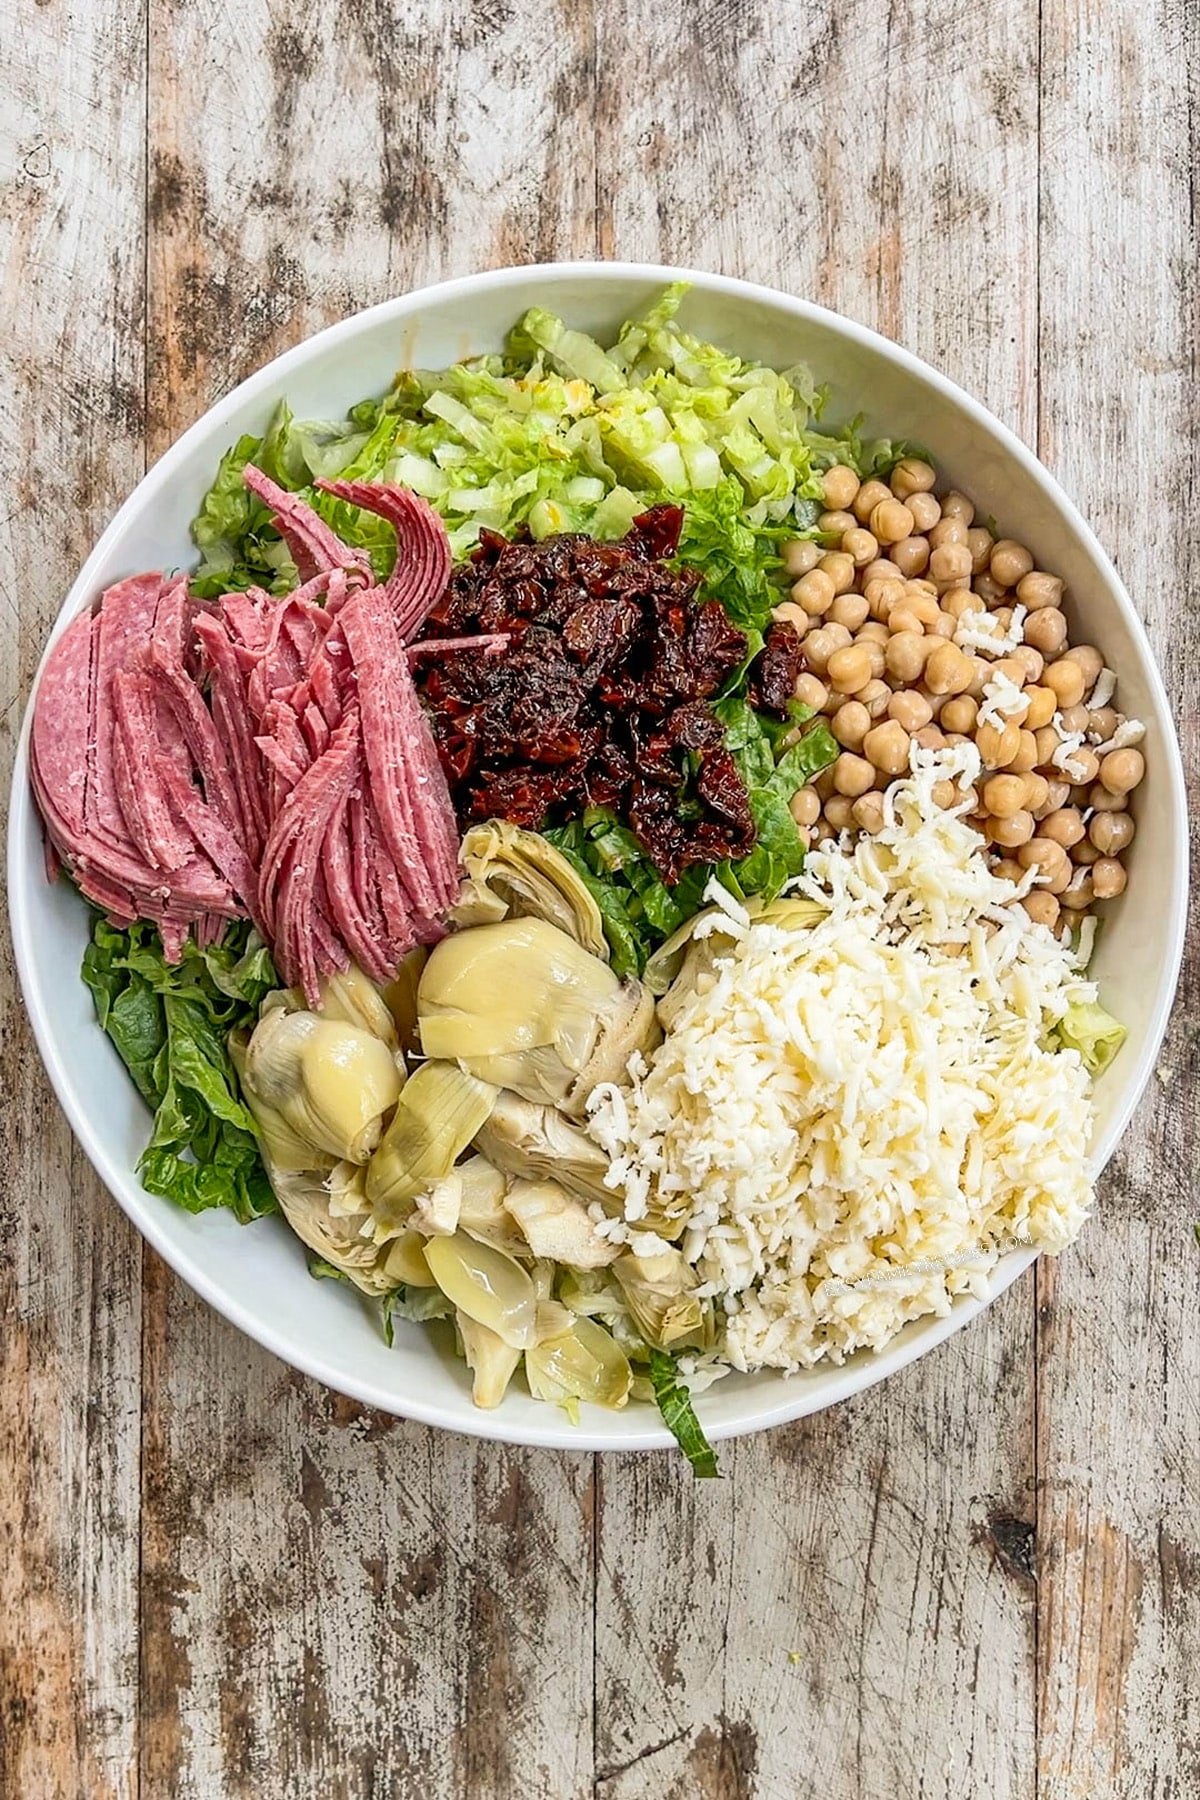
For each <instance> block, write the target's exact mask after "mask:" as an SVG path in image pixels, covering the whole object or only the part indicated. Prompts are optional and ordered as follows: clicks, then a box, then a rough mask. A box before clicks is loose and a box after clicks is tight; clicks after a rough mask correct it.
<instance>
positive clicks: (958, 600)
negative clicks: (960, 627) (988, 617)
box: [941, 587, 980, 621]
mask: <svg viewBox="0 0 1200 1800" xmlns="http://www.w3.org/2000/svg"><path fill="white" fill-rule="evenodd" d="M941 608H942V611H943V612H945V613H949V615H950V617H951V618H952V619H954V620H955V621H957V620H959V619H961V618H962V616H963V614H964V613H969V612H979V610H980V606H979V601H978V600H977V599H976V597H975V595H974V594H973V593H972V592H971V590H970V588H969V587H956V588H947V590H946V592H945V593H944V594H943V595H942V598H941Z"/></svg>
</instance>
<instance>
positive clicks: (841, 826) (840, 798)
mask: <svg viewBox="0 0 1200 1800" xmlns="http://www.w3.org/2000/svg"><path fill="white" fill-rule="evenodd" d="M853 804H854V802H853V801H852V800H850V799H848V798H847V796H846V795H845V794H834V795H833V797H832V798H831V799H829V800H827V801H826V802H825V817H826V818H827V819H828V821H829V823H830V824H831V825H832V826H833V829H834V830H835V831H849V829H850V826H851V823H852V814H851V810H850V809H851V807H852V806H853Z"/></svg>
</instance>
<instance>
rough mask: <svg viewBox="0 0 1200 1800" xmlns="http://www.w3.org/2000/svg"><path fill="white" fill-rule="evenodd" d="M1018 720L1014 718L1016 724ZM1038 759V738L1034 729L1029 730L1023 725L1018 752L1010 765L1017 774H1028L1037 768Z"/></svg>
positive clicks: (1018, 741)
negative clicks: (1034, 733) (1033, 731)
mask: <svg viewBox="0 0 1200 1800" xmlns="http://www.w3.org/2000/svg"><path fill="white" fill-rule="evenodd" d="M1016 722H1017V721H1016V720H1015V719H1014V720H1013V724H1014V725H1015V724H1016ZM1037 759H1038V754H1037V739H1036V737H1035V736H1034V735H1033V733H1032V731H1027V730H1025V728H1024V727H1023V726H1022V728H1021V730H1020V735H1019V737H1018V739H1017V753H1016V755H1015V756H1014V757H1013V759H1012V761H1011V762H1010V763H1009V765H1008V767H1009V768H1010V769H1011V770H1012V771H1013V773H1014V774H1015V775H1028V774H1029V773H1030V772H1031V771H1032V770H1033V769H1036V768H1037Z"/></svg>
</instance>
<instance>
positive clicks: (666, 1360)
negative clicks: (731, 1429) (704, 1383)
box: [650, 1350, 721, 1480]
mask: <svg viewBox="0 0 1200 1800" xmlns="http://www.w3.org/2000/svg"><path fill="white" fill-rule="evenodd" d="M650 1381H651V1384H652V1385H653V1388H654V1398H655V1400H656V1401H657V1403H658V1410H659V1412H660V1413H661V1414H662V1416H663V1424H664V1425H665V1426H666V1427H667V1429H668V1431H670V1433H671V1434H672V1436H673V1437H674V1439H675V1441H676V1443H677V1444H678V1445H679V1448H680V1449H681V1450H682V1451H683V1453H684V1455H685V1456H686V1457H687V1459H688V1461H689V1462H690V1463H691V1465H692V1473H693V1474H694V1475H696V1476H697V1477H699V1478H700V1479H701V1480H713V1479H717V1480H719V1479H720V1476H721V1471H720V1468H719V1467H718V1466H717V1457H716V1452H715V1451H714V1450H713V1447H712V1445H711V1444H710V1443H709V1441H708V1439H707V1438H706V1437H705V1435H704V1431H703V1428H702V1427H701V1424H700V1421H699V1419H698V1418H697V1417H696V1413H695V1408H694V1407H693V1406H692V1397H691V1395H690V1394H689V1393H688V1390H687V1388H686V1387H685V1386H684V1385H683V1384H682V1382H681V1381H680V1379H679V1365H678V1363H677V1361H676V1359H675V1358H674V1357H673V1356H672V1355H671V1354H670V1352H669V1351H667V1350H651V1352H650Z"/></svg>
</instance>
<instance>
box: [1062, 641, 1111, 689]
mask: <svg viewBox="0 0 1200 1800" xmlns="http://www.w3.org/2000/svg"><path fill="white" fill-rule="evenodd" d="M1062 660H1063V661H1064V662H1074V663H1078V664H1079V666H1080V668H1081V669H1082V670H1083V691H1084V693H1085V694H1090V693H1091V691H1092V689H1093V688H1094V687H1095V685H1096V683H1097V681H1099V679H1100V671H1101V669H1102V668H1103V667H1104V658H1103V657H1102V656H1101V654H1100V652H1099V651H1098V650H1097V648H1096V646H1095V644H1072V645H1071V648H1070V649H1069V650H1064V651H1063V654H1062Z"/></svg>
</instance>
